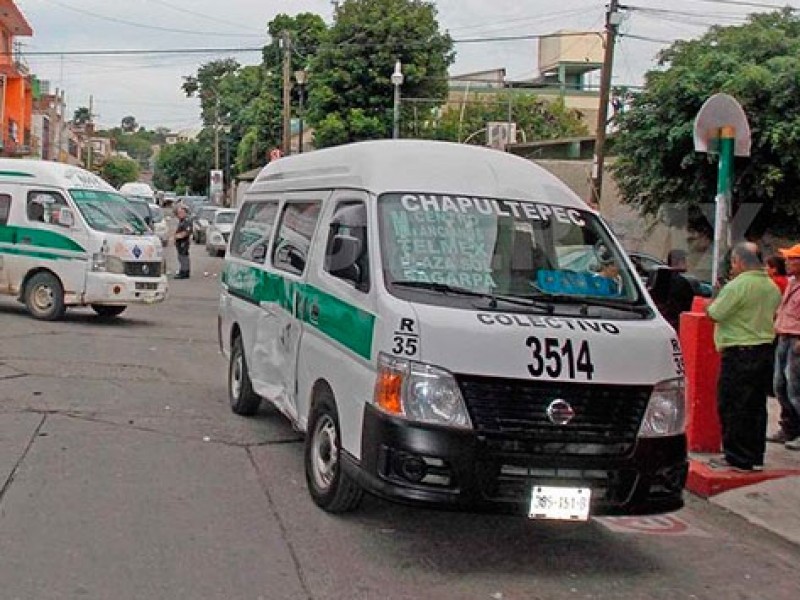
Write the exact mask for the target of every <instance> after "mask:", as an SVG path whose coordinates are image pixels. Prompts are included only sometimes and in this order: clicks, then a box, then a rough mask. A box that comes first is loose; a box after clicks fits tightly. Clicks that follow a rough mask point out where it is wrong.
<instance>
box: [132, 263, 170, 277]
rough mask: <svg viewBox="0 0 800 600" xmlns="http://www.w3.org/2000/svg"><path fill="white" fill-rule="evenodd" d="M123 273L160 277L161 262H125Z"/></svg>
mask: <svg viewBox="0 0 800 600" xmlns="http://www.w3.org/2000/svg"><path fill="white" fill-rule="evenodd" d="M125 275H127V276H128V277H161V263H160V262H126V263H125Z"/></svg>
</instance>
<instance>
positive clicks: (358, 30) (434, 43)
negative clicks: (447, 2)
mask: <svg viewBox="0 0 800 600" xmlns="http://www.w3.org/2000/svg"><path fill="white" fill-rule="evenodd" d="M322 42H323V43H322V44H321V45H320V47H319V49H318V51H317V52H316V54H315V55H314V57H313V58H312V60H311V77H310V78H309V111H308V119H309V122H310V123H311V125H312V126H313V127H314V128H315V131H316V133H315V146H317V147H324V146H330V145H334V144H342V143H346V142H353V141H357V140H363V139H370V138H375V137H390V136H391V132H392V107H393V98H394V86H393V85H392V82H391V79H390V77H391V74H392V72H393V70H394V65H395V61H396V60H398V59H399V60H400V61H401V63H402V70H403V75H404V82H403V85H402V95H403V97H405V98H423V99H426V100H427V103H422V104H421V105H420V107H419V109H421V110H423V111H424V110H429V109H430V108H432V107H433V106H436V105H441V104H443V103H444V100H445V98H446V96H447V68H448V66H449V65H450V64H452V62H453V60H454V58H455V55H454V53H453V41H452V39H451V38H450V36H449V35H447V34H442V33H440V32H439V26H438V22H437V21H436V8H435V6H434V5H433V3H430V2H424V1H422V0H345V1H344V2H343V3H342V4H341V5H340V6H339V9H338V10H337V12H336V21H335V23H334V24H333V26H332V27H331V28H330V29H329V30H328V31H327V33H326V35H325V37H324V39H323V41H322Z"/></svg>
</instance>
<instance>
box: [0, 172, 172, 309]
mask: <svg viewBox="0 0 800 600" xmlns="http://www.w3.org/2000/svg"><path fill="white" fill-rule="evenodd" d="M0 294H3V295H9V296H13V297H17V298H18V299H19V300H20V301H22V302H24V303H25V305H26V306H27V308H28V310H29V311H30V313H31V314H32V315H33V316H34V317H36V318H37V319H45V320H54V319H59V318H61V317H62V316H63V315H64V312H65V310H66V308H67V307H68V306H91V307H92V308H93V309H94V310H95V311H96V312H97V313H98V314H99V315H100V316H104V317H112V316H116V315H118V314H120V313H122V312H123V311H124V310H125V307H126V306H127V305H128V304H135V303H145V304H152V303H155V302H161V301H162V300H164V299H165V298H166V296H167V278H166V273H165V268H164V256H163V249H162V246H161V242H160V241H159V239H158V238H157V237H156V236H155V235H154V234H153V233H152V232H151V231H150V229H149V228H148V227H147V225H146V224H145V223H144V221H142V220H141V219H140V218H139V217H138V216H137V215H136V213H134V212H133V211H132V210H131V209H130V207H129V206H128V202H127V201H126V200H125V198H123V197H122V196H121V195H120V194H119V193H118V192H117V191H116V190H115V189H114V188H113V187H111V186H110V185H109V184H108V183H106V182H105V181H103V180H102V179H101V178H99V177H97V176H96V175H94V174H92V173H89V172H88V171H85V170H83V169H80V168H78V167H74V166H70V165H65V164H62V163H55V162H46V161H37V160H17V159H0Z"/></svg>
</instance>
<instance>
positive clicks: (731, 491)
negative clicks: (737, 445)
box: [687, 398, 800, 544]
mask: <svg viewBox="0 0 800 600" xmlns="http://www.w3.org/2000/svg"><path fill="white" fill-rule="evenodd" d="M768 410H769V428H768V432H772V431H775V430H777V428H778V415H779V412H780V408H779V406H778V403H777V401H776V400H775V399H774V398H770V399H769V404H768ZM712 456H718V455H710V454H692V455H691V456H690V459H691V466H690V479H689V482H688V483H687V489H688V491H690V492H692V493H695V494H697V495H698V496H701V497H705V498H708V500H709V502H711V503H712V504H716V505H717V506H721V507H722V508H725V509H727V510H729V511H731V512H733V513H735V514H738V515H739V516H741V517H742V518H744V519H746V520H747V521H749V522H750V523H753V524H754V525H758V526H760V527H763V528H765V529H768V530H769V531H771V532H773V533H775V534H777V535H779V536H781V537H783V538H784V539H786V540H789V541H791V542H793V543H795V544H800V451H792V450H787V449H786V448H784V447H783V445H782V444H770V443H768V444H767V456H766V460H765V465H764V471H763V472H761V473H737V472H734V471H724V470H716V469H714V470H712V469H710V467H708V466H707V462H708V459H709V458H711V457H712Z"/></svg>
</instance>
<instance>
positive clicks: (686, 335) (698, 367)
mask: <svg viewBox="0 0 800 600" xmlns="http://www.w3.org/2000/svg"><path fill="white" fill-rule="evenodd" d="M708 303H709V301H708V300H706V299H705V298H701V297H699V296H698V297H695V299H694V303H693V304H692V310H691V312H685V313H683V314H682V315H681V333H680V338H681V349H682V350H683V361H684V365H685V367H686V438H687V442H688V446H689V452H720V451H721V450H722V434H721V430H720V425H719V414H718V413H717V378H718V376H719V362H720V357H719V353H718V352H717V351H716V349H715V348H714V322H713V321H712V320H711V319H709V318H708V315H706V313H705V307H706V305H707V304H708Z"/></svg>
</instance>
